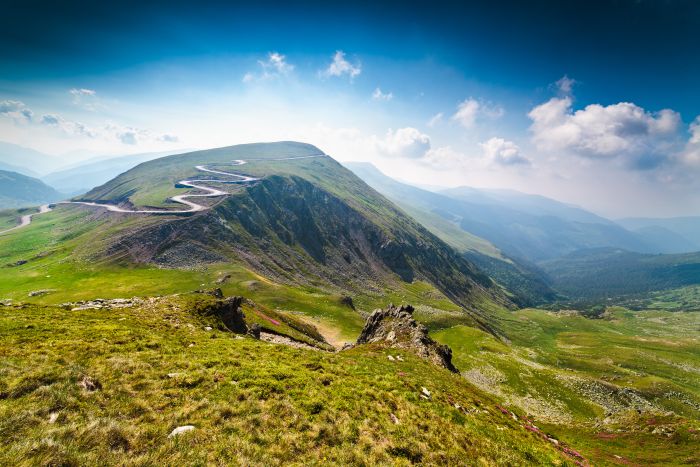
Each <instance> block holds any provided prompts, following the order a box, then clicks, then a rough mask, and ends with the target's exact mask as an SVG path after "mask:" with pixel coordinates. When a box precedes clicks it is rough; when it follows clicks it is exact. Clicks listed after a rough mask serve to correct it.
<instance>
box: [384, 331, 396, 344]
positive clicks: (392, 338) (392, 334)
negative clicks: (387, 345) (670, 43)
mask: <svg viewBox="0 0 700 467" xmlns="http://www.w3.org/2000/svg"><path fill="white" fill-rule="evenodd" d="M386 340H388V341H390V342H393V341H395V340H396V333H395V332H394V331H389V333H388V334H387V335H386Z"/></svg>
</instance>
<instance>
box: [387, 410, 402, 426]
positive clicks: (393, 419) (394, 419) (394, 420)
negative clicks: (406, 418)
mask: <svg viewBox="0 0 700 467" xmlns="http://www.w3.org/2000/svg"><path fill="white" fill-rule="evenodd" d="M389 418H391V421H392V422H394V425H399V424H400V423H401V422H400V421H399V417H397V416H396V415H394V414H393V413H390V414H389Z"/></svg>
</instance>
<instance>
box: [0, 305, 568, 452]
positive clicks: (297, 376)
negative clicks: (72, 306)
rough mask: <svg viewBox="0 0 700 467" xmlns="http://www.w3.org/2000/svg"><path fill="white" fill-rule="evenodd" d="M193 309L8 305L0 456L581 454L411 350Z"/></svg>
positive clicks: (0, 338) (0, 345)
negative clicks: (322, 342) (316, 338)
mask: <svg viewBox="0 0 700 467" xmlns="http://www.w3.org/2000/svg"><path fill="white" fill-rule="evenodd" d="M189 309H190V306H189V305H187V303H185V304H183V303H182V302H181V301H179V299H172V300H169V299H165V300H160V301H154V302H149V304H147V305H144V306H140V307H138V308H133V309H132V308H123V309H118V310H112V311H111V312H105V311H104V310H99V311H97V310H87V311H67V310H63V309H60V308H53V307H44V308H36V307H34V306H30V307H0V349H2V357H3V365H2V368H0V372H1V374H2V378H0V393H1V394H2V397H1V398H0V440H1V441H2V443H3V449H2V450H0V464H3V465H20V464H23V463H27V464H45V465H59V464H60V465H68V464H96V463H99V464H122V463H129V464H139V465H146V464H160V465H163V464H167V465H173V464H188V465H191V464H210V463H214V464H221V463H224V464H244V465H289V464H294V465H309V464H342V465H361V464H391V465H409V464H411V463H416V462H422V463H426V464H442V465H456V464H464V463H465V462H467V463H475V464H480V465H505V464H508V465H525V464H539V465H544V464H547V465H573V464H574V462H573V461H574V460H573V458H571V457H568V456H566V455H565V454H564V453H562V451H561V450H558V449H557V448H556V447H555V446H554V445H553V444H552V443H551V442H548V441H547V440H546V439H544V438H543V437H542V436H541V435H539V434H536V433H532V432H531V431H528V430H527V429H525V428H524V422H523V421H522V420H514V419H513V417H511V416H510V415H509V414H502V413H501V412H500V411H499V410H498V409H497V408H496V401H495V400H494V399H493V398H491V397H490V396H489V395H487V394H485V393H483V392H481V391H479V390H478V389H476V388H474V387H473V386H472V385H470V384H468V383H467V382H466V381H464V379H462V378H460V377H459V376H456V375H452V374H451V373H450V372H448V371H446V370H444V369H440V368H437V367H434V366H432V365H430V364H428V363H426V362H424V361H423V360H420V359H419V358H417V357H415V356H413V355H411V354H408V353H405V352H401V351H393V352H391V351H388V350H380V349H377V348H373V347H371V346H369V347H368V346H362V347H359V348H356V349H353V350H351V351H346V352H342V353H339V354H333V353H324V352H319V351H313V350H304V349H294V348H290V347H286V346H283V345H275V344H269V343H266V342H260V341H255V340H253V339H250V338H243V339H235V338H234V337H233V335H232V334H231V333H228V332H224V331H221V330H219V329H217V328H216V327H214V329H212V330H211V331H207V330H205V325H207V324H209V323H210V321H207V320H203V319H202V318H200V317H198V316H197V315H196V314H192V313H190V312H189V311H188V310H189ZM56 329H61V332H56ZM389 353H392V354H393V355H402V356H403V360H404V361H402V362H397V361H394V362H391V361H389V360H388V358H387V355H388V354H389ZM86 377H89V378H91V381H93V382H97V383H99V389H97V390H93V391H90V390H86V389H83V388H81V387H80V385H79V383H80V381H82V380H84V379H85V378H86ZM422 387H426V388H428V390H429V391H430V392H431V398H430V400H425V399H422V398H421V397H420V393H421V391H422ZM183 425H193V426H194V427H195V429H194V431H192V432H189V433H186V434H183V435H180V436H179V437H176V438H168V434H169V433H170V432H171V431H172V430H173V429H174V428H176V427H178V426H183Z"/></svg>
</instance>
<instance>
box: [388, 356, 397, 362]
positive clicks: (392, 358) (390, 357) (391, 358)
mask: <svg viewBox="0 0 700 467" xmlns="http://www.w3.org/2000/svg"><path fill="white" fill-rule="evenodd" d="M387 358H388V359H389V360H390V361H392V362H393V361H394V360H395V358H394V357H392V356H391V355H387Z"/></svg>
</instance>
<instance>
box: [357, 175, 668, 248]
mask: <svg viewBox="0 0 700 467" xmlns="http://www.w3.org/2000/svg"><path fill="white" fill-rule="evenodd" d="M346 165H347V166H348V167H349V168H350V169H351V170H353V171H354V172H355V173H356V174H357V175H358V176H359V177H360V178H362V179H363V180H365V181H366V182H367V183H368V184H369V185H370V186H372V187H373V188H374V189H376V190H377V191H379V192H380V193H382V194H384V195H385V196H387V197H388V198H390V199H391V200H393V201H394V202H396V203H398V204H399V205H400V206H402V207H403V208H404V209H406V210H408V211H409V212H411V210H416V209H421V210H422V211H424V212H425V213H426V214H425V215H424V218H423V220H421V219H420V218H419V220H421V221H422V222H425V223H426V225H428V224H430V223H431V222H430V220H428V219H426V218H425V216H426V215H428V214H429V215H432V216H438V217H439V218H440V219H441V221H442V222H445V221H447V222H449V223H450V224H451V225H452V226H453V227H458V228H459V229H461V230H463V231H466V232H469V233H470V234H472V235H475V236H477V237H479V238H481V239H485V240H487V241H488V242H490V243H491V244H493V245H495V246H496V247H497V248H498V249H499V250H501V251H502V252H503V253H505V254H506V255H508V256H511V257H515V258H522V259H525V260H527V261H532V262H539V261H546V260H550V259H554V258H558V257H560V256H563V255H567V254H569V253H572V252H574V251H577V250H580V249H588V248H598V247H615V248H623V249H625V250H630V251H638V252H643V253H658V252H662V251H664V250H665V249H666V246H665V245H664V244H663V242H661V244H655V243H653V242H651V238H649V237H644V236H641V235H639V234H637V233H635V232H631V231H629V230H627V229H625V228H624V227H622V226H620V225H618V224H616V223H614V222H612V221H610V220H608V219H605V218H603V217H600V216H597V215H595V214H593V213H590V212H588V211H586V210H584V209H582V208H579V207H576V206H571V205H568V204H565V203H561V202H558V201H555V200H552V199H549V198H545V197H543V196H537V195H529V194H525V193H519V192H517V191H509V190H481V189H476V188H470V187H460V188H453V189H448V190H443V191H441V192H439V193H434V192H430V191H426V190H422V189H420V188H416V187H413V186H410V185H407V184H404V183H400V182H397V181H395V180H393V179H391V178H390V177H387V176H386V175H384V174H383V173H382V172H380V171H379V170H378V169H377V168H376V167H374V166H373V165H371V164H367V163H348V164H346ZM662 240H663V239H662ZM472 249H473V250H476V251H479V249H478V248H472Z"/></svg>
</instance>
